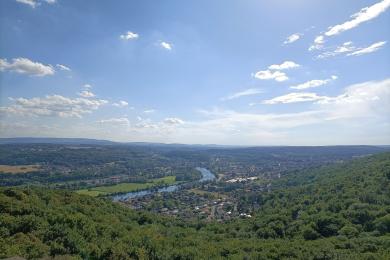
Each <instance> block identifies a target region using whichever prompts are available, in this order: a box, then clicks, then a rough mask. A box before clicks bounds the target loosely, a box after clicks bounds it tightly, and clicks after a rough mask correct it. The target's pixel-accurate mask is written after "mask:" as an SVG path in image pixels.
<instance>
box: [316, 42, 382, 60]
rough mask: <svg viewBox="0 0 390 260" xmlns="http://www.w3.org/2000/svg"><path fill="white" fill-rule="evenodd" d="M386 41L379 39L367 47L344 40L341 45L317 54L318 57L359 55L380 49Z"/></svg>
mask: <svg viewBox="0 0 390 260" xmlns="http://www.w3.org/2000/svg"><path fill="white" fill-rule="evenodd" d="M385 44H386V42H385V41H381V42H376V43H373V44H371V45H370V46H367V47H356V46H354V45H353V43H352V42H351V41H349V42H344V43H343V44H342V45H340V46H337V47H336V48H335V49H334V50H332V51H326V52H323V53H321V54H319V55H318V56H317V58H318V59H325V58H329V57H335V56H339V55H346V56H359V55H364V54H368V53H372V52H375V51H378V50H380V49H381V48H383V47H384V46H385Z"/></svg>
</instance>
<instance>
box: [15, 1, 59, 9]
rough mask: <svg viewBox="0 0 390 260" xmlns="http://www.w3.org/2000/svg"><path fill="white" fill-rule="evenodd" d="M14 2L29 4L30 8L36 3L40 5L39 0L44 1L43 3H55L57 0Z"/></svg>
mask: <svg viewBox="0 0 390 260" xmlns="http://www.w3.org/2000/svg"><path fill="white" fill-rule="evenodd" d="M16 2H18V3H21V4H25V5H29V6H31V7H32V8H35V7H37V6H38V5H40V3H41V2H45V3H48V4H55V3H56V2H57V0H41V1H37V0H16Z"/></svg>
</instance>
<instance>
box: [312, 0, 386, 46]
mask: <svg viewBox="0 0 390 260" xmlns="http://www.w3.org/2000/svg"><path fill="white" fill-rule="evenodd" d="M389 7H390V0H383V1H381V2H378V3H376V4H374V5H371V6H368V7H364V8H362V9H361V10H360V11H359V12H357V13H355V14H353V15H351V18H352V19H351V20H349V21H346V22H344V23H342V24H337V25H334V26H330V27H329V28H328V30H327V31H326V32H325V33H324V34H322V35H319V36H317V37H316V38H315V40H314V44H313V45H312V46H310V48H309V50H310V51H311V50H319V49H322V47H323V44H324V42H325V37H331V36H335V35H338V34H340V33H342V32H344V31H348V30H350V29H353V28H355V27H357V26H359V25H360V24H361V23H364V22H367V21H370V20H372V19H374V18H376V17H378V16H379V15H380V14H382V13H383V12H385V11H386V10H387V8H389Z"/></svg>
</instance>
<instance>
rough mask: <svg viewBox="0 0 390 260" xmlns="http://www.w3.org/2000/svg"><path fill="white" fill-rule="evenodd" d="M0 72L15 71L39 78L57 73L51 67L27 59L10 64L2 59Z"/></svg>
mask: <svg viewBox="0 0 390 260" xmlns="http://www.w3.org/2000/svg"><path fill="white" fill-rule="evenodd" d="M0 71H13V72H17V73H21V74H28V75H32V76H39V77H43V76H47V75H53V74H54V73H55V70H54V69H53V67H52V66H51V65H44V64H42V63H39V62H33V61H31V60H29V59H27V58H15V59H12V62H8V61H7V59H0Z"/></svg>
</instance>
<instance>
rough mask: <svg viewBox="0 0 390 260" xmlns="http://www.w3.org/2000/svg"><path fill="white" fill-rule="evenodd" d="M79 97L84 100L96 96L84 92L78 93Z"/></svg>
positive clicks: (86, 91)
mask: <svg viewBox="0 0 390 260" xmlns="http://www.w3.org/2000/svg"><path fill="white" fill-rule="evenodd" d="M78 95H79V96H81V97H84V98H92V97H95V94H94V93H92V92H91V91H88V90H83V91H81V92H80V93H78Z"/></svg>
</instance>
